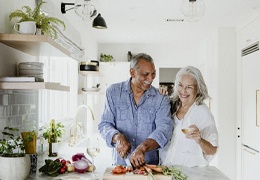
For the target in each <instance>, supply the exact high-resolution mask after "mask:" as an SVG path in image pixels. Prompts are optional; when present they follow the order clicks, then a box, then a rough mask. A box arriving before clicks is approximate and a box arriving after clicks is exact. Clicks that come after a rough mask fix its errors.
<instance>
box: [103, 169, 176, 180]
mask: <svg viewBox="0 0 260 180" xmlns="http://www.w3.org/2000/svg"><path fill="white" fill-rule="evenodd" d="M112 169H114V168H113V167H109V168H107V169H106V171H105V173H104V176H103V180H151V179H152V178H151V177H150V176H147V175H146V176H145V175H143V174H133V173H126V174H113V173H111V171H112ZM154 176H155V177H156V180H172V176H165V175H163V174H155V175H154Z"/></svg>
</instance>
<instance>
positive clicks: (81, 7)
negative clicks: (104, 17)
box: [74, 0, 97, 20]
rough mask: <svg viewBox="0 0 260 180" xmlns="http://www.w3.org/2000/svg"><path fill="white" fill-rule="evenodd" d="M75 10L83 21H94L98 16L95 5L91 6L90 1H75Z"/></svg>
mask: <svg viewBox="0 0 260 180" xmlns="http://www.w3.org/2000/svg"><path fill="white" fill-rule="evenodd" d="M74 10H75V13H76V14H77V15H78V16H79V17H81V18H82V20H92V19H94V17H95V16H96V14H97V10H96V8H95V6H94V5H92V4H90V0H75V4H74Z"/></svg>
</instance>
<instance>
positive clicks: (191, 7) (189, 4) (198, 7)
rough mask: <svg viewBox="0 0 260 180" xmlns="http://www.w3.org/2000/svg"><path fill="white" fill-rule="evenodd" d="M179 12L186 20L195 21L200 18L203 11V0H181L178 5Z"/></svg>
mask: <svg viewBox="0 0 260 180" xmlns="http://www.w3.org/2000/svg"><path fill="white" fill-rule="evenodd" d="M180 11H181V13H182V14H183V15H184V16H185V19H186V20H187V21H191V22H195V21H198V20H199V19H201V18H202V16H203V15H204V12H205V4H204V1H203V0H182V2H181V6H180Z"/></svg>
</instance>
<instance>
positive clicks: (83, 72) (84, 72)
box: [79, 71, 100, 76]
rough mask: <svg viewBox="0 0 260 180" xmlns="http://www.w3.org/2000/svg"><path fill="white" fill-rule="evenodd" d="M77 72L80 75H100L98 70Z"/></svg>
mask: <svg viewBox="0 0 260 180" xmlns="http://www.w3.org/2000/svg"><path fill="white" fill-rule="evenodd" d="M79 74H80V75H82V76H89V75H94V76H99V75H100V73H99V71H79Z"/></svg>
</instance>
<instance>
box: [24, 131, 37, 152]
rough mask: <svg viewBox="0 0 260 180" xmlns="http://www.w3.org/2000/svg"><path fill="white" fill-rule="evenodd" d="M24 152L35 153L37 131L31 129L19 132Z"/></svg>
mask: <svg viewBox="0 0 260 180" xmlns="http://www.w3.org/2000/svg"><path fill="white" fill-rule="evenodd" d="M21 135H22V138H23V144H24V150H25V153H26V154H36V140H37V133H36V132H35V131H34V130H32V131H27V132H21Z"/></svg>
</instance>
